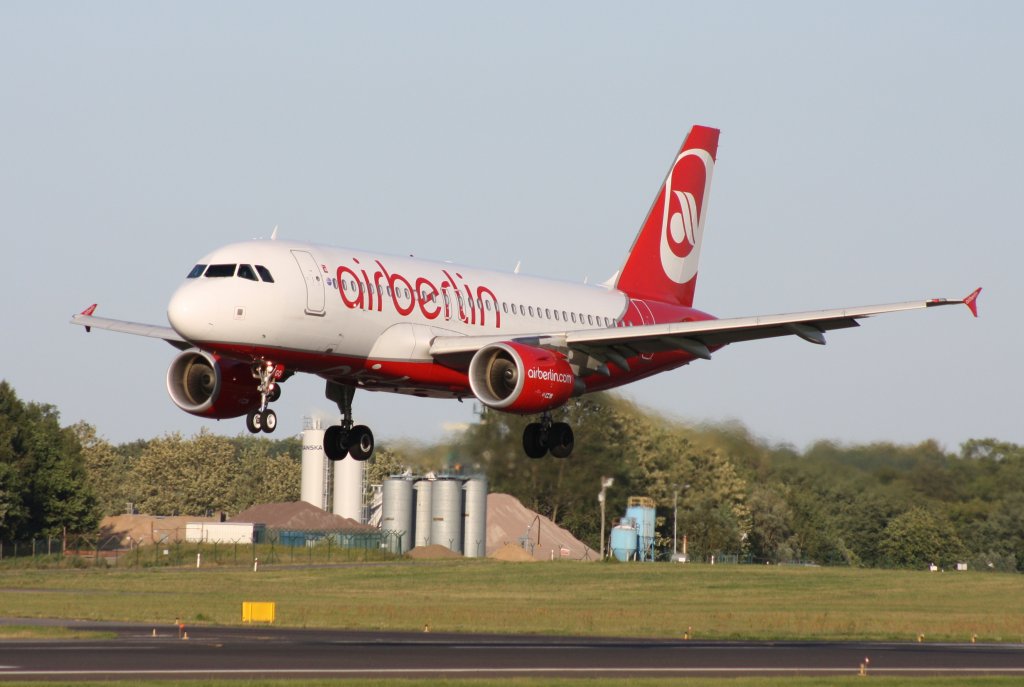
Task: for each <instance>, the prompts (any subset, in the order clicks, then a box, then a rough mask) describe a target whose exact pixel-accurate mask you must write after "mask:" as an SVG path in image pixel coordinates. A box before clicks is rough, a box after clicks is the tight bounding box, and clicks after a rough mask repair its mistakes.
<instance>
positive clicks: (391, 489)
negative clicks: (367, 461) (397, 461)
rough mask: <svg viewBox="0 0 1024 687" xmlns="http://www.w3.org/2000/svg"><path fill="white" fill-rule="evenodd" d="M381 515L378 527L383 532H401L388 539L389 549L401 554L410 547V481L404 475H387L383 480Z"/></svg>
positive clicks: (411, 535)
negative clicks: (399, 535) (398, 535)
mask: <svg viewBox="0 0 1024 687" xmlns="http://www.w3.org/2000/svg"><path fill="white" fill-rule="evenodd" d="M383 497H384V502H383V504H382V509H383V515H382V517H381V521H380V528H381V529H382V530H384V531H385V532H387V531H391V532H396V533H401V534H402V536H401V543H399V538H398V537H392V538H391V539H389V541H390V542H391V546H390V548H391V551H392V552H393V553H399V554H403V553H406V552H407V551H408V550H409V549H411V548H412V538H413V531H412V482H411V481H410V480H408V479H406V478H405V477H388V478H387V479H386V480H384V494H383Z"/></svg>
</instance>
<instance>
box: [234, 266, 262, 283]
mask: <svg viewBox="0 0 1024 687" xmlns="http://www.w3.org/2000/svg"><path fill="white" fill-rule="evenodd" d="M238 276H239V277H241V278H242V279H248V280H249V281H259V280H258V279H257V278H256V273H255V272H253V271H252V266H251V265H239V266H238Z"/></svg>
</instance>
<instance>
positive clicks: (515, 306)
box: [167, 240, 711, 398]
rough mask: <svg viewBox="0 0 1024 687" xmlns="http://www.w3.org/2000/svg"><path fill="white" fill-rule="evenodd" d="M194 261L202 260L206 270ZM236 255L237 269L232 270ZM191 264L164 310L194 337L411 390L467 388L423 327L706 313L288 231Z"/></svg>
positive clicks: (295, 367)
mask: <svg viewBox="0 0 1024 687" xmlns="http://www.w3.org/2000/svg"><path fill="white" fill-rule="evenodd" d="M200 266H206V270H205V274H203V269H202V268H201V267H200ZM211 266H217V267H218V268H219V269H217V270H210V269H209V268H210V267H211ZM243 266H245V267H246V268H248V269H246V270H245V274H246V276H240V274H241V273H242V271H243ZM256 266H260V267H262V268H265V270H266V271H267V272H268V273H269V274H270V275H271V277H272V279H273V282H268V281H266V280H265V279H263V278H262V275H261V274H260V273H259V272H257V270H256V269H255V267H256ZM211 273H213V274H224V275H227V274H229V273H231V275H232V276H222V277H221V276H208V275H210V274H211ZM192 274H195V275H196V276H191V275H190V277H189V278H188V279H186V280H185V282H184V283H183V284H182V285H181V287H180V288H179V289H178V290H177V292H176V293H175V294H174V296H173V297H172V299H171V301H170V304H169V306H168V311H167V315H168V319H169V321H170V323H171V326H172V327H174V329H175V330H176V331H177V332H178V333H179V334H180V335H181V336H182V337H183V338H184V339H186V340H188V341H189V342H191V343H193V344H194V345H196V346H197V347H200V348H202V349H204V350H208V351H211V352H213V353H216V354H218V355H222V356H226V357H230V358H236V359H239V360H249V361H252V360H259V359H269V360H274V361H275V362H276V363H279V364H281V365H283V366H284V367H285V368H286V369H288V370H289V371H297V372H308V373H313V374H316V375H319V376H322V377H325V378H328V379H333V380H335V381H338V382H340V383H345V384H356V385H358V386H360V387H362V388H366V389H369V390H381V391H392V392H399V393H410V394H414V395H419V396H436V397H448V398H462V397H469V396H471V395H472V393H471V391H470V388H469V383H468V381H467V377H466V372H465V370H464V369H459V366H454V367H452V366H445V365H439V364H437V363H436V362H435V361H434V359H433V357H432V356H431V355H430V352H429V349H430V345H431V342H432V340H433V339H434V337H438V336H471V337H472V336H492V337H493V336H501V337H510V338H511V337H516V338H520V337H523V336H529V335H530V334H537V335H538V336H547V335H548V334H550V333H551V332H552V331H564V332H571V331H582V330H592V329H596V328H601V327H605V328H613V327H629V326H635V325H644V324H655V323H664V322H685V321H701V320H707V319H711V318H710V316H709V315H707V314H705V313H702V312H700V311H697V310H694V309H692V308H685V307H681V306H676V305H671V304H665V303H658V302H655V301H650V300H644V299H630V298H629V297H628V296H627V295H626V294H624V293H622V292H621V291H618V290H616V289H613V288H609V287H604V286H590V285H586V284H573V283H569V282H564V281H558V280H552V279H543V278H538V277H531V276H527V275H523V274H515V273H506V272H498V271H491V270H482V269H479V268H471V267H466V266H463V265H456V264H452V263H447V262H434V261H429V260H421V259H417V258H412V257H399V256H394V255H382V254H374V253H368V252H363V251H356V250H350V249H346V248H336V247H329V246H322V245H315V244H309V243H299V242H290V241H276V240H274V241H271V240H254V241H249V242H243V243H234V244H230V245H228V246H224V247H222V248H219V249H217V250H215V251H213V252H211V253H209V254H208V255H206V256H204V257H203V258H202V259H201V260H200V262H199V265H197V268H196V269H195V270H194V271H193V273H192ZM692 359H693V357H692V356H690V355H688V354H686V353H683V352H670V353H657V354H651V355H646V356H640V357H638V358H637V359H636V360H635V364H633V365H630V370H628V371H627V370H622V369H618V368H612V370H611V371H610V372H611V374H610V375H607V376H597V377H589V378H587V380H586V391H593V390H596V389H606V388H610V387H613V386H617V385H619V384H623V383H626V382H628V381H632V380H634V379H638V378H640V377H644V376H647V375H650V374H654V373H655V372H660V371H662V370H665V369H670V368H672V367H677V366H679V365H682V364H685V363H686V362H689V361H690V360H692ZM631 362H634V361H631Z"/></svg>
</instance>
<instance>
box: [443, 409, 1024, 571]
mask: <svg viewBox="0 0 1024 687" xmlns="http://www.w3.org/2000/svg"><path fill="white" fill-rule="evenodd" d="M557 415H558V418H557V419H565V420H566V421H568V422H570V423H571V424H572V426H573V427H574V428H575V431H576V441H577V443H576V448H575V451H574V452H573V456H572V458H570V459H567V460H558V459H555V458H551V457H548V458H545V459H542V460H537V461H531V460H529V459H527V458H524V457H523V456H522V452H521V449H520V447H519V438H520V436H521V435H522V428H523V426H524V424H525V423H526V422H527V419H524V418H518V417H515V416H510V415H506V414H503V413H493V412H487V413H485V414H484V415H483V416H482V418H481V420H480V422H479V423H477V424H475V425H473V426H472V427H470V429H469V430H468V431H467V432H466V434H465V436H464V437H463V440H462V445H461V447H460V451H461V453H462V454H463V455H468V456H475V457H476V458H475V459H476V461H477V469H478V470H480V471H482V472H484V473H486V474H487V475H488V477H489V479H490V481H491V487H492V489H493V490H494V491H500V492H507V493H510V494H513V495H514V496H516V497H518V498H519V499H520V500H522V501H523V503H525V504H526V505H528V506H529V507H531V508H533V509H534V510H537V511H538V512H540V513H543V514H544V515H546V516H548V517H550V518H552V519H553V520H555V521H556V522H558V523H559V524H561V525H562V526H564V527H566V528H568V529H569V530H571V531H572V532H573V533H574V534H575V535H576V536H577V537H579V538H580V539H582V540H584V541H585V542H587V543H588V544H589V545H591V546H592V547H595V548H596V547H598V546H599V545H600V526H601V523H600V506H599V503H598V500H597V494H598V491H599V490H600V480H601V478H602V477H612V478H614V480H615V482H614V485H613V487H612V488H611V489H610V490H609V491H608V494H607V499H608V501H607V513H608V514H609V518H611V517H613V516H619V517H621V516H623V515H625V511H626V500H627V498H628V497H630V496H650V497H653V498H654V499H655V500H656V502H657V504H658V516H659V517H658V522H659V535H660V543H661V545H662V547H663V548H664V550H666V551H672V549H673V542H672V541H671V537H672V532H673V522H672V519H673V515H674V508H673V504H674V503H675V502H676V501H677V500H678V522H677V530H678V533H679V537H680V539H681V538H682V536H683V535H684V534H686V535H687V537H688V540H689V553H690V554H691V555H692V556H693V557H694V558H695V559H697V560H700V559H706V558H707V557H708V556H710V555H712V554H715V553H717V554H736V555H740V556H744V557H748V558H750V559H752V560H755V561H759V562H781V561H796V560H799V561H808V562H815V563H819V564H825V565H854V566H869V567H914V568H922V567H925V566H927V565H930V564H936V565H939V566H951V565H953V564H955V563H957V562H967V563H968V564H969V565H970V566H971V567H974V568H979V567H980V568H984V569H996V570H1018V569H1019V570H1024V447H1020V446H1017V445H1015V444H1009V443H1005V442H1000V441H997V440H994V439H979V440H971V441H968V442H966V443H965V444H964V445H963V446H961V447H960V450H959V451H958V452H955V453H951V452H947V451H944V450H943V449H942V448H941V447H940V446H938V445H937V444H936V443H935V442H934V441H926V442H923V443H921V444H918V445H914V446H902V445H895V444H891V443H875V444H866V445H852V446H844V445H840V444H837V443H835V442H829V441H820V442H817V443H815V444H814V445H812V446H810V447H809V448H807V449H806V450H804V451H798V450H796V449H794V448H793V447H791V446H786V445H772V444H769V443H768V442H765V441H762V440H759V439H757V438H756V437H753V436H752V435H751V434H750V433H749V432H748V431H747V430H746V429H745V428H743V427H742V426H740V425H736V424H733V425H729V424H726V425H714V426H689V425H686V424H685V423H681V422H676V421H672V420H668V419H666V418H663V417H660V416H659V415H657V414H655V413H652V412H650V411H649V410H645V409H642V408H640V407H638V406H636V405H635V404H633V403H630V402H629V401H627V400H625V399H623V398H621V397H618V396H615V395H612V394H595V395H591V396H586V397H584V398H582V399H580V400H578V401H575V402H573V403H571V404H569V405H568V406H566V408H565V409H564V410H562V411H559V413H558V414H557ZM608 524H609V525H610V524H611V523H608Z"/></svg>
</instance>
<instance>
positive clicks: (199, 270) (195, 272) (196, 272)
mask: <svg viewBox="0 0 1024 687" xmlns="http://www.w3.org/2000/svg"><path fill="white" fill-rule="evenodd" d="M205 269H206V265H196V266H195V267H193V268H192V271H191V272H189V273H188V277H186V279H195V278H196V277H201V276H203V270H205Z"/></svg>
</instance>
